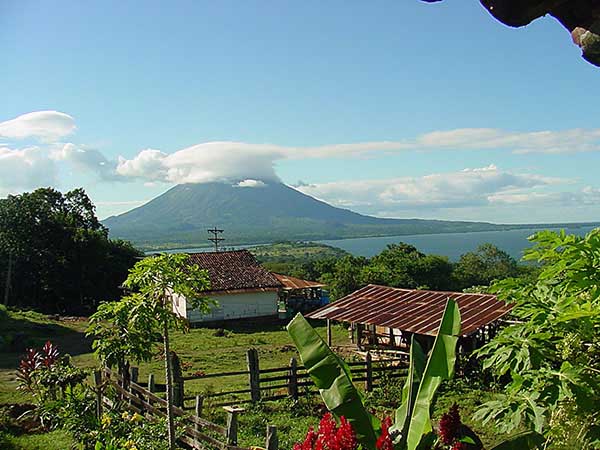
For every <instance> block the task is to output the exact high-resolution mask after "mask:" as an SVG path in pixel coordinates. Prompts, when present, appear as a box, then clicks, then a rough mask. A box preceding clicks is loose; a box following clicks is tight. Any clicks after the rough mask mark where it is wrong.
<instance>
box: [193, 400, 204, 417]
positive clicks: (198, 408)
mask: <svg viewBox="0 0 600 450" xmlns="http://www.w3.org/2000/svg"><path fill="white" fill-rule="evenodd" d="M203 403H204V397H202V396H201V395H196V405H195V407H194V411H195V412H196V417H202V405H203Z"/></svg>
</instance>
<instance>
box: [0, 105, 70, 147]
mask: <svg viewBox="0 0 600 450" xmlns="http://www.w3.org/2000/svg"><path fill="white" fill-rule="evenodd" d="M75 128H76V127H75V120H74V119H73V117H71V116H69V115H68V114H65V113H62V112H58V111H35V112H30V113H27V114H23V115H21V116H18V117H16V118H14V119H11V120H7V121H5V122H0V137H3V138H8V139H27V138H37V139H40V140H42V141H44V142H54V141H56V140H58V139H60V138H62V137H64V136H68V135H69V134H71V133H73V132H74V131H75Z"/></svg>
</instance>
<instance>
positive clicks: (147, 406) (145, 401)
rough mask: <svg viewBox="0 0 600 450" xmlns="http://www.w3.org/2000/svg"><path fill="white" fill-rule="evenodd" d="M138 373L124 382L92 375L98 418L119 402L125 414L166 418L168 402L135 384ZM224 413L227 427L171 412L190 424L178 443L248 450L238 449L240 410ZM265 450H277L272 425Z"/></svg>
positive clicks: (107, 373) (229, 409)
mask: <svg viewBox="0 0 600 450" xmlns="http://www.w3.org/2000/svg"><path fill="white" fill-rule="evenodd" d="M137 373H138V372H137V368H135V367H132V370H131V377H130V378H131V379H130V380H124V379H123V378H122V377H121V376H119V375H118V374H116V373H115V372H113V371H111V370H109V369H104V370H103V371H102V372H100V371H98V372H96V373H95V377H94V378H95V382H96V395H97V411H96V413H97V414H98V417H101V416H102V413H103V409H104V408H105V407H113V406H114V404H115V401H121V402H122V405H123V406H124V407H125V408H127V409H128V410H130V411H133V412H137V413H138V414H142V415H144V416H145V417H147V418H149V419H150V420H152V419H153V418H162V417H165V416H166V409H167V402H166V401H165V400H164V399H162V398H160V397H158V396H157V395H156V394H155V393H153V392H151V391H150V390H148V389H146V388H144V387H142V386H140V385H139V384H137V381H138V380H137ZM107 387H111V388H112V390H114V395H112V396H111V395H110V393H109V392H108V391H110V389H106V388H107ZM224 409H225V411H226V412H227V414H228V420H227V427H223V426H221V425H217V424H215V423H212V422H210V421H208V420H206V419H203V418H202V417H200V416H199V414H190V413H189V412H188V411H184V410H183V409H182V408H180V407H177V406H175V407H174V408H173V412H174V414H175V416H177V417H183V418H184V420H185V421H187V422H189V425H187V426H185V427H184V430H183V433H182V435H181V436H180V437H179V438H178V439H179V441H180V442H182V443H183V444H185V445H186V446H187V447H189V448H192V449H223V450H250V449H249V448H245V447H238V445H237V444H238V442H237V431H238V415H239V414H240V413H241V412H243V409H242V408H237V407H232V406H227V407H225V408H224ZM266 448H267V450H278V439H277V429H276V428H275V427H274V426H272V425H269V426H267V439H266Z"/></svg>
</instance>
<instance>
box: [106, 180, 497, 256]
mask: <svg viewBox="0 0 600 450" xmlns="http://www.w3.org/2000/svg"><path fill="white" fill-rule="evenodd" d="M103 223H104V225H106V226H107V227H108V228H109V229H110V235H111V237H113V238H122V239H128V240H131V241H133V242H134V243H136V244H137V245H140V246H142V247H146V248H149V247H161V246H166V247H168V246H181V245H184V246H185V245H190V246H191V245H205V244H206V243H207V241H206V238H207V232H206V229H207V228H211V227H213V226H217V227H219V228H223V229H224V230H225V237H226V239H227V243H229V244H241V243H262V242H273V241H281V240H317V239H336V238H348V237H361V236H362V237H364V236H392V235H406V234H422V233H444V232H458V231H460V232H464V231H483V230H498V229H504V228H505V227H503V226H501V225H494V224H491V223H485V222H451V221H441V220H421V219H382V218H377V217H370V216H365V215H362V214H358V213H355V212H352V211H349V210H347V209H341V208H336V207H333V206H331V205H329V204H327V203H325V202H322V201H320V200H317V199H315V198H313V197H310V196H308V195H306V194H303V193H302V192H299V191H297V190H296V189H294V188H291V187H289V186H287V185H285V184H282V183H275V182H270V183H269V184H265V185H263V186H262V187H240V186H237V185H232V184H226V183H206V184H181V185H177V186H175V187H173V188H171V189H170V190H168V191H167V192H165V193H164V194H162V195H160V196H158V197H156V198H155V199H153V200H151V201H150V202H148V203H146V204H145V205H143V206H140V207H138V208H135V209H133V210H131V211H128V212H126V213H124V214H121V215H119V216H112V217H109V218H107V219H106V220H104V222H103Z"/></svg>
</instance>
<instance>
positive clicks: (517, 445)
mask: <svg viewBox="0 0 600 450" xmlns="http://www.w3.org/2000/svg"><path fill="white" fill-rule="evenodd" d="M544 442H545V439H544V436H542V435H541V434H540V433H538V432H536V431H525V432H523V433H519V434H516V435H514V436H513V437H511V438H509V439H507V440H506V441H504V442H502V443H500V444H498V445H496V446H495V447H494V448H492V449H491V450H533V449H536V448H542V446H543V445H544Z"/></svg>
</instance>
